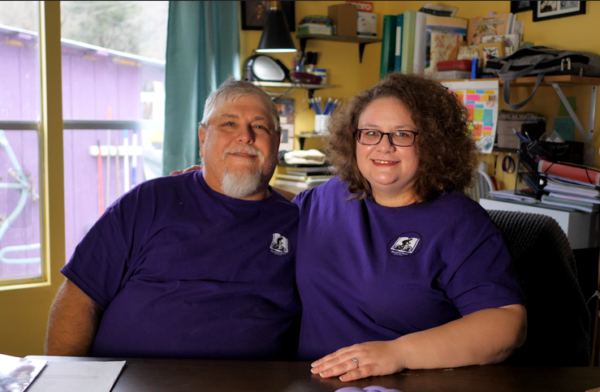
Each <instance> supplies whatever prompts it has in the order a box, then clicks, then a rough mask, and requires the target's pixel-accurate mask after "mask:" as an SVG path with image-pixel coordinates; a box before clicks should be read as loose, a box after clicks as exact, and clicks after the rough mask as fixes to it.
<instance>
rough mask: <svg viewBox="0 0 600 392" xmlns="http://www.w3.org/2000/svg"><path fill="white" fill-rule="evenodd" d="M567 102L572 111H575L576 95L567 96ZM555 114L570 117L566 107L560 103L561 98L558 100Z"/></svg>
mask: <svg viewBox="0 0 600 392" xmlns="http://www.w3.org/2000/svg"><path fill="white" fill-rule="evenodd" d="M567 102H569V105H570V106H571V109H573V111H575V109H576V108H577V97H567ZM557 116H558V117H570V116H569V112H568V111H567V108H566V107H565V105H564V104H563V103H562V100H561V101H560V107H559V108H558V114H557Z"/></svg>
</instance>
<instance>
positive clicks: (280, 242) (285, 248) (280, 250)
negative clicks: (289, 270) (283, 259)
mask: <svg viewBox="0 0 600 392" xmlns="http://www.w3.org/2000/svg"><path fill="white" fill-rule="evenodd" d="M269 249H270V250H271V252H272V253H273V254H276V255H277V256H283V255H287V254H288V253H289V251H290V245H289V242H288V239H287V238H285V237H284V236H282V235H281V234H279V233H273V239H272V240H271V246H270V247H269Z"/></svg>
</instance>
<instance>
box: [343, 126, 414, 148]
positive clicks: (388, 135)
mask: <svg viewBox="0 0 600 392" xmlns="http://www.w3.org/2000/svg"><path fill="white" fill-rule="evenodd" d="M360 131H375V132H379V133H380V134H381V135H380V136H381V137H380V138H379V141H378V142H377V143H374V144H367V143H363V142H361V141H360V137H359V135H360ZM396 132H398V131H395V132H381V131H378V130H377V129H370V128H359V129H357V130H356V131H354V137H355V138H356V141H357V142H358V143H360V144H362V145H363V146H376V145H378V144H379V143H381V140H383V136H384V135H387V137H388V140H389V141H390V144H391V145H392V146H396V147H412V146H413V145H414V144H415V141H416V140H417V135H418V134H419V132H417V131H408V130H404V129H403V130H402V132H409V133H412V134H413V135H414V138H413V141H412V143H411V144H409V145H408V146H403V145H400V144H395V143H394V141H393V140H392V134H393V133H396Z"/></svg>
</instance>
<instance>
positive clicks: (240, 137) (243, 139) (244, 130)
mask: <svg viewBox="0 0 600 392" xmlns="http://www.w3.org/2000/svg"><path fill="white" fill-rule="evenodd" d="M255 139H256V134H255V133H254V129H253V128H252V125H251V124H247V125H245V126H243V127H240V130H239V132H238V134H237V137H236V141H237V142H238V143H254V140H255Z"/></svg>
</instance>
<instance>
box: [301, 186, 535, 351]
mask: <svg viewBox="0 0 600 392" xmlns="http://www.w3.org/2000/svg"><path fill="white" fill-rule="evenodd" d="M350 196H351V194H350V193H349V192H348V190H347V184H345V183H344V182H342V181H341V180H340V179H339V178H338V177H334V178H333V179H331V180H329V181H328V182H327V183H325V184H323V185H321V186H319V187H316V188H314V189H311V190H309V191H306V192H303V193H301V194H300V195H298V196H297V197H296V198H295V199H294V203H296V204H297V205H298V206H299V207H300V223H299V228H298V241H299V242H298V248H297V255H296V259H297V262H296V280H297V283H298V290H299V293H300V299H301V300H302V307H303V313H302V323H301V328H300V345H299V349H298V358H299V359H301V360H311V361H312V360H315V359H318V358H321V357H323V356H325V355H327V354H330V353H332V352H334V351H336V350H338V349H340V348H342V347H346V346H350V345H353V344H356V343H363V342H367V341H376V340H392V339H396V338H398V337H400V336H402V335H405V334H409V333H412V332H417V331H422V330H426V329H429V328H433V327H436V326H439V325H442V324H445V323H448V322H450V321H452V320H456V319H458V318H460V317H461V316H464V315H467V314H469V313H473V312H476V311H478V310H482V309H486V308H496V307H501V306H506V305H511V304H522V303H523V299H522V294H521V289H520V287H519V284H518V282H517V280H516V275H515V273H514V270H513V268H512V263H511V259H510V256H509V254H508V251H507V249H506V246H505V244H504V242H503V239H502V235H501V233H500V232H499V230H498V229H497V228H496V226H495V225H494V223H493V222H492V220H491V219H490V217H489V216H488V214H487V213H486V211H485V210H484V209H483V208H481V206H479V204H477V203H476V202H474V201H472V200H471V199H469V198H468V197H466V196H464V195H463V194H461V193H459V192H448V193H447V194H445V195H444V196H443V197H441V198H439V199H437V200H435V201H432V202H428V203H423V204H421V205H409V206H405V207H397V208H390V207H383V206H380V205H378V204H377V203H375V201H374V200H373V199H372V198H367V199H364V200H348V201H347V199H348V198H349V197H350Z"/></svg>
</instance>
